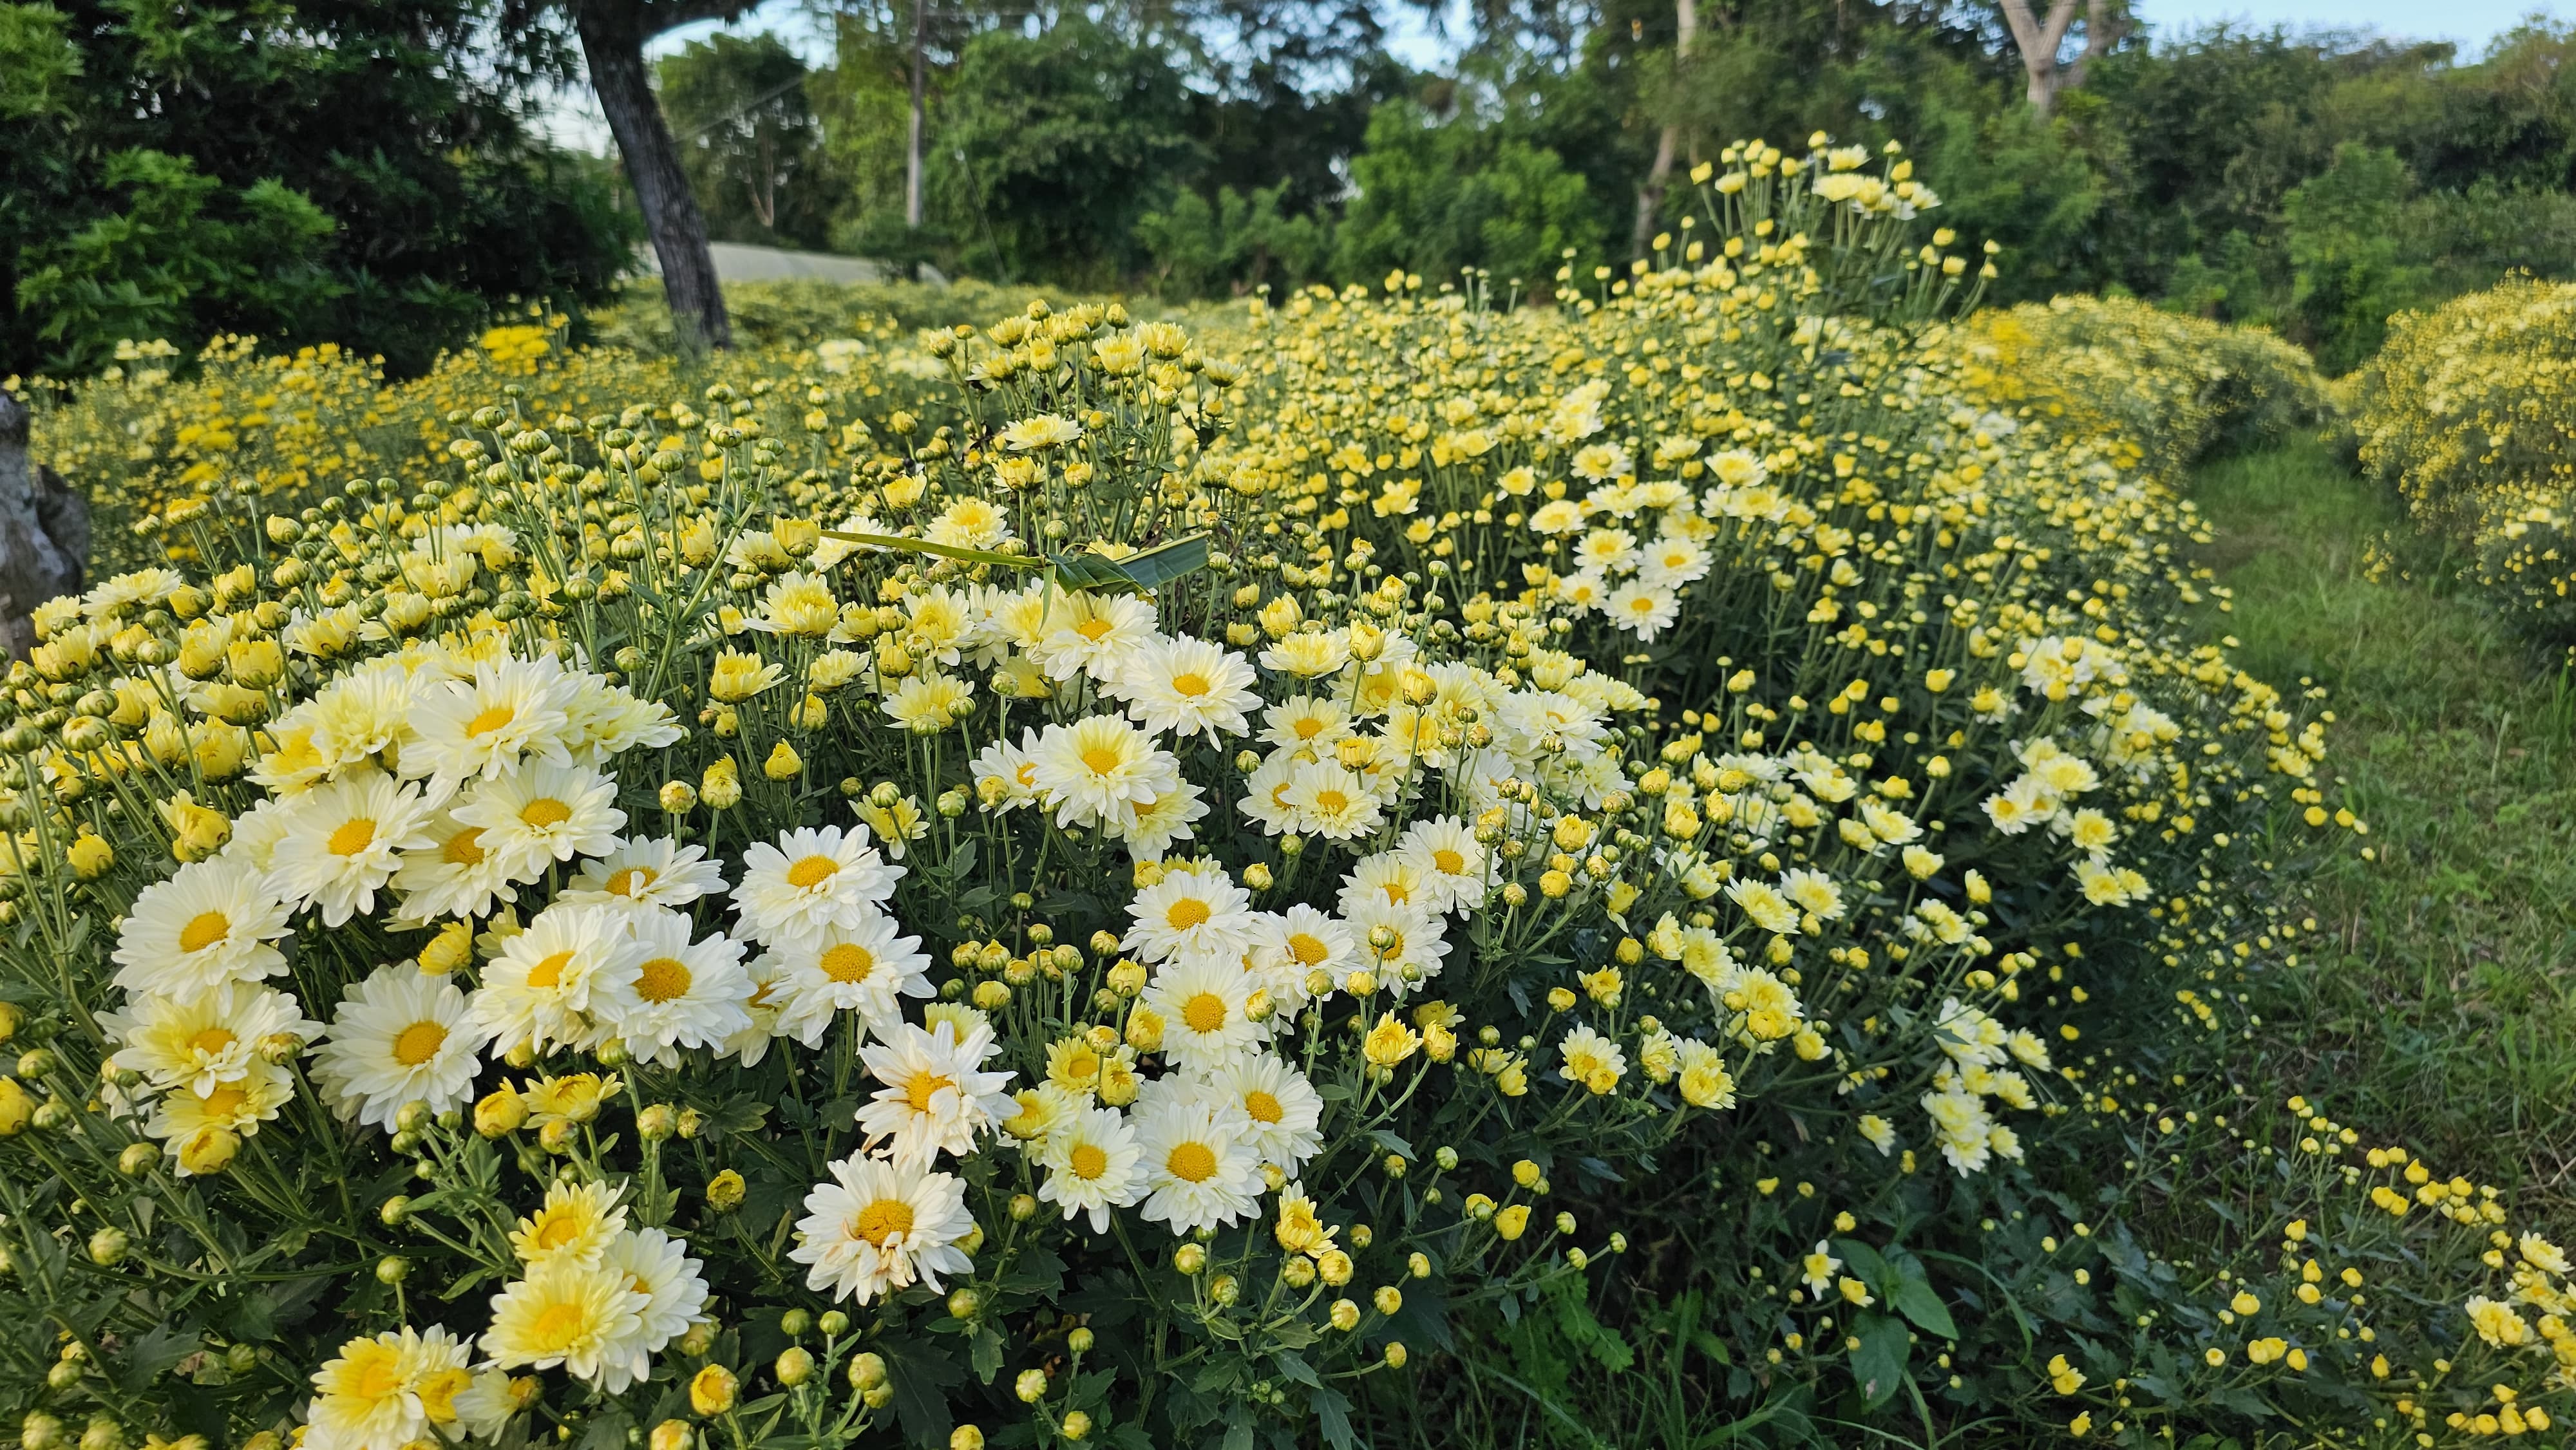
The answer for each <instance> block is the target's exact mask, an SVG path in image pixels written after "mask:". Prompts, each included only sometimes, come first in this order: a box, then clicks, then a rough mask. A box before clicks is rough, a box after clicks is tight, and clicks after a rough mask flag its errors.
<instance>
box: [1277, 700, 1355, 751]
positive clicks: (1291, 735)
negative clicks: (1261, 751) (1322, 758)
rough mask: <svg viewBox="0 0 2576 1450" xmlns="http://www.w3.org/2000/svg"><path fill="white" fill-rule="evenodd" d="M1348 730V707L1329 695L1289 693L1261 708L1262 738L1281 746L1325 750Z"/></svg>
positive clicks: (1331, 746) (1340, 738)
mask: <svg viewBox="0 0 2576 1450" xmlns="http://www.w3.org/2000/svg"><path fill="white" fill-rule="evenodd" d="M1350 734H1351V712H1350V710H1349V709H1348V708H1346V707H1345V706H1344V705H1343V704H1342V703H1341V702H1340V701H1339V700H1335V699H1331V698H1329V697H1327V698H1320V699H1319V698H1317V697H1315V696H1313V695H1292V696H1290V697H1289V698H1287V699H1285V700H1282V701H1280V702H1279V703H1278V704H1276V705H1273V706H1271V707H1270V708H1269V709H1267V710H1264V711H1262V712H1261V738H1262V739H1263V740H1265V741H1267V742H1269V743H1270V744H1272V745H1276V746H1278V747H1279V748H1280V749H1282V750H1308V751H1317V752H1320V751H1326V750H1330V749H1332V748H1333V747H1334V746H1335V745H1336V744H1339V743H1340V742H1341V741H1342V740H1343V739H1344V738H1345V737H1347V736H1348V735H1350Z"/></svg>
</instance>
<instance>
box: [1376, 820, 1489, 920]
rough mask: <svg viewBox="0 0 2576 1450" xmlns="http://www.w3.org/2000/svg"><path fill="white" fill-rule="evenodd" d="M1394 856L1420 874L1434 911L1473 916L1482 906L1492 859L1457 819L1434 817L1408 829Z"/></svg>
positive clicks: (1472, 828) (1469, 830) (1465, 826)
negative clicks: (1428, 892) (1464, 913)
mask: <svg viewBox="0 0 2576 1450" xmlns="http://www.w3.org/2000/svg"><path fill="white" fill-rule="evenodd" d="M1395 852H1396V855H1397V856H1398V857H1399V858H1400V859H1402V860H1403V861H1404V862H1405V863H1406V864H1408V865H1410V866H1412V867H1413V868H1414V869H1415V870H1416V871H1418V872H1420V873H1421V876H1422V881H1423V884H1424V885H1425V886H1426V887H1428V888H1429V889H1430V892H1431V895H1432V901H1431V903H1430V905H1431V909H1432V910H1434V911H1458V912H1473V911H1475V910H1477V909H1478V908H1480V907H1482V906H1483V905H1484V904H1485V888H1486V884H1487V883H1486V877H1487V875H1488V874H1489V873H1490V871H1491V869H1492V866H1491V860H1492V858H1491V856H1490V855H1489V853H1488V852H1487V851H1486V850H1485V848H1484V846H1483V845H1481V844H1480V843H1478V841H1477V840H1476V828H1475V827H1473V826H1471V825H1469V824H1467V823H1466V822H1465V821H1463V820H1460V819H1459V818H1457V817H1456V816H1435V817H1433V818H1432V819H1430V820H1427V821H1415V822H1414V823H1413V824H1412V825H1410V826H1407V827H1406V828H1405V831H1404V839H1403V840H1402V841H1400V842H1398V843H1397V845H1396V848H1395Z"/></svg>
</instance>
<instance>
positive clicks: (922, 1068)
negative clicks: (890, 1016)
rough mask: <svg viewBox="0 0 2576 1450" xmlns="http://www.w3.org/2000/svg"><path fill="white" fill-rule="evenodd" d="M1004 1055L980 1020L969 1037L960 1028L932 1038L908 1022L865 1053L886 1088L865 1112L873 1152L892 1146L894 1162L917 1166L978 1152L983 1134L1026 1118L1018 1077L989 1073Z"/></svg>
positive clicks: (863, 1123)
mask: <svg viewBox="0 0 2576 1450" xmlns="http://www.w3.org/2000/svg"><path fill="white" fill-rule="evenodd" d="M1000 1050H1001V1048H1000V1044H998V1043H996V1042H995V1041H994V1040H993V1028H992V1025H991V1024H990V1023H987V1022H985V1021H983V1020H981V1019H980V1018H979V1019H978V1020H977V1021H976V1023H975V1025H974V1026H973V1027H971V1028H969V1029H967V1030H966V1031H965V1032H964V1033H963V1035H961V1034H960V1033H959V1031H958V1028H957V1024H955V1023H954V1022H940V1023H937V1024H935V1025H934V1026H933V1027H932V1028H931V1029H930V1030H927V1031H925V1030H923V1029H922V1028H919V1027H915V1026H913V1025H911V1024H910V1023H905V1024H903V1025H902V1026H899V1027H897V1028H895V1029H894V1030H893V1031H892V1032H890V1033H888V1034H886V1036H885V1038H884V1040H882V1041H879V1042H874V1043H870V1044H869V1045H868V1046H866V1047H864V1048H861V1049H860V1050H859V1060H860V1061H861V1062H862V1063H864V1064H866V1066H867V1070H868V1075H869V1076H870V1077H873V1078H875V1079H876V1080H877V1081H878V1082H880V1083H882V1084H884V1086H883V1087H881V1088H879V1089H878V1090H877V1092H876V1095H875V1096H874V1097H872V1098H871V1099H869V1101H867V1102H865V1103H863V1104H861V1105H860V1107H859V1115H858V1119H859V1127H860V1128H861V1129H862V1130H863V1131H864V1132H865V1133H866V1134H867V1137H866V1140H865V1141H866V1144H867V1146H868V1148H869V1149H870V1150H874V1149H875V1148H876V1147H877V1146H878V1145H879V1144H884V1145H885V1150H886V1152H887V1153H888V1155H890V1156H891V1157H892V1158H893V1159H894V1161H896V1162H898V1163H909V1164H916V1165H920V1164H927V1163H929V1162H930V1161H931V1160H932V1159H934V1158H936V1157H937V1156H938V1155H939V1154H941V1153H942V1152H946V1153H952V1154H955V1155H956V1156H958V1157H960V1158H962V1157H964V1156H966V1155H967V1154H969V1153H972V1152H974V1151H975V1135H976V1134H978V1133H981V1132H983V1131H985V1130H986V1129H988V1128H991V1127H992V1126H993V1125H995V1124H996V1123H999V1122H1000V1121H1002V1120H1003V1119H1004V1118H1007V1117H1009V1116H1011V1115H1012V1114H1013V1113H1014V1112H1016V1111H1018V1109H1017V1107H1016V1106H1015V1105H1014V1104H1013V1103H1012V1102H1011V1098H1010V1086H1011V1075H1010V1074H1009V1073H1008V1072H985V1071H983V1070H982V1065H983V1062H984V1059H986V1058H988V1057H991V1056H992V1055H993V1054H994V1053H995V1052H998V1051H1000Z"/></svg>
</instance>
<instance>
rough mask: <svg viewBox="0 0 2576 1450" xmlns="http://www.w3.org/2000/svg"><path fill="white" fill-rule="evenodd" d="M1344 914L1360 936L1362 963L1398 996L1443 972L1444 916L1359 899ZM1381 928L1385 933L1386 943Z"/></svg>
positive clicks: (1445, 950)
mask: <svg viewBox="0 0 2576 1450" xmlns="http://www.w3.org/2000/svg"><path fill="white" fill-rule="evenodd" d="M1342 918H1343V919H1344V920H1345V921H1348V922H1349V923H1350V928H1351V934H1352V935H1353V936H1355V937H1357V938H1359V956H1360V965H1362V966H1364V967H1366V968H1368V969H1369V970H1370V971H1371V972H1373V973H1375V974H1376V976H1377V979H1378V982H1379V984H1380V985H1382V986H1384V987H1385V988H1386V989H1387V990H1388V991H1390V992H1392V993H1394V994H1395V995H1396V996H1397V997H1398V998H1402V997H1404V996H1406V995H1408V994H1410V993H1411V992H1412V991H1413V989H1414V988H1416V987H1419V986H1421V985H1422V984H1423V983H1425V982H1427V981H1430V980H1431V979H1432V978H1433V977H1436V976H1438V975H1440V968H1441V965H1442V964H1443V963H1444V962H1445V961H1447V959H1448V956H1449V942H1448V938H1447V934H1446V929H1445V927H1444V925H1443V923H1442V919H1441V918H1440V917H1437V916H1434V915H1432V914H1431V913H1430V912H1427V911H1424V910H1422V909H1421V908H1420V907H1413V906H1394V905H1389V904H1386V903H1381V902H1374V901H1358V902H1353V903H1351V904H1350V905H1349V906H1348V907H1345V908H1344V909H1343V912H1342ZM1380 931H1383V932H1385V934H1386V935H1385V938H1384V944H1383V945H1381V944H1380V942H1379V939H1378V933H1379V932H1380Z"/></svg>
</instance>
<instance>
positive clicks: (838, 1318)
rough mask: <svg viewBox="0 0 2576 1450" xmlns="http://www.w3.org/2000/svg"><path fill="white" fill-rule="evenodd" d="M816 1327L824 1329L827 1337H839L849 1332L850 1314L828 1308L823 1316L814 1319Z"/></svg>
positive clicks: (824, 1335) (824, 1334)
mask: <svg viewBox="0 0 2576 1450" xmlns="http://www.w3.org/2000/svg"><path fill="white" fill-rule="evenodd" d="M814 1327H815V1328H816V1329H818V1330H820V1331H822V1334H823V1337H824V1338H825V1339H837V1338H839V1337H840V1336H841V1335H843V1334H846V1333H848V1332H849V1328H850V1316H849V1315H847V1314H844V1313H842V1312H841V1311H840V1310H838V1309H826V1310H824V1311H823V1317H822V1318H820V1319H817V1320H815V1321H814Z"/></svg>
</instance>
